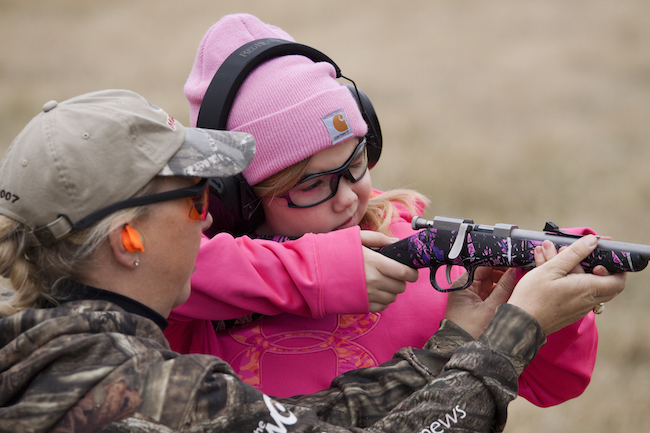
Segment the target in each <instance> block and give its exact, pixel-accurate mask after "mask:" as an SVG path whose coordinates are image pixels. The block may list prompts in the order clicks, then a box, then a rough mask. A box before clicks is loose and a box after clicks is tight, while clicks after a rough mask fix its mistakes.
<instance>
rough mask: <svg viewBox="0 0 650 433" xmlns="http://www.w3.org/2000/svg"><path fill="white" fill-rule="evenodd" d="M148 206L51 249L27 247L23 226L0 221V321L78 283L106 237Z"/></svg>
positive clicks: (26, 229) (145, 191)
mask: <svg viewBox="0 0 650 433" xmlns="http://www.w3.org/2000/svg"><path fill="white" fill-rule="evenodd" d="M157 179H159V178H154V180H152V181H151V182H149V184H148V185H147V186H145V187H144V188H143V189H142V190H140V191H139V192H138V193H137V194H136V196H140V195H147V194H150V193H151V192H152V191H154V190H155V189H156V188H157V185H158V180H157ZM149 209H150V206H148V205H145V206H139V207H133V208H128V209H124V210H121V211H118V212H115V213H113V214H111V215H109V216H107V217H106V218H104V219H102V220H100V221H98V222H97V223H95V224H93V225H92V226H90V227H89V228H87V229H85V230H80V231H72V232H70V233H69V234H68V235H67V236H66V237H64V238H62V239H60V240H59V241H57V242H55V243H54V244H52V245H48V246H35V247H30V246H28V243H27V233H28V232H29V231H31V230H30V228H29V227H27V226H26V225H24V224H22V223H20V222H18V221H15V220H13V219H11V218H8V217H6V216H4V215H0V276H2V277H3V278H6V279H7V281H8V282H9V285H10V287H9V288H7V289H3V288H2V287H0V289H1V290H0V317H6V316H10V315H12V314H15V313H17V312H19V311H21V310H24V309H26V308H39V307H43V306H44V305H46V304H47V303H48V302H52V303H54V304H56V299H64V298H65V293H59V286H60V283H61V282H62V281H63V280H66V279H71V280H76V281H80V280H82V279H83V277H84V275H85V271H86V270H87V269H88V268H89V266H90V265H91V264H92V261H93V258H94V256H95V253H96V252H97V250H98V248H99V247H100V246H101V245H102V244H103V243H104V242H106V239H107V237H108V234H109V233H110V232H111V231H112V230H115V229H116V228H119V227H121V226H123V225H124V224H126V223H127V222H129V221H133V220H134V219H137V218H142V217H144V216H146V214H147V213H148V212H149Z"/></svg>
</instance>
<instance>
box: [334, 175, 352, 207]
mask: <svg viewBox="0 0 650 433" xmlns="http://www.w3.org/2000/svg"><path fill="white" fill-rule="evenodd" d="M353 185H354V184H353V183H352V182H350V181H349V180H347V179H346V178H344V177H343V178H341V180H340V181H339V188H338V190H337V191H336V195H335V196H334V197H332V200H334V203H333V209H334V211H335V212H342V211H344V210H345V209H347V208H348V207H350V206H352V205H353V204H354V203H355V202H356V201H357V199H358V197H357V194H356V193H355V192H354V190H353V189H352V187H353Z"/></svg>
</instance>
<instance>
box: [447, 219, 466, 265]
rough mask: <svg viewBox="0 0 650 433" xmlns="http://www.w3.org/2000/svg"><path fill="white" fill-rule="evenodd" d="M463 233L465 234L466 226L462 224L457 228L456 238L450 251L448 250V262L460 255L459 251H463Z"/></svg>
mask: <svg viewBox="0 0 650 433" xmlns="http://www.w3.org/2000/svg"><path fill="white" fill-rule="evenodd" d="M465 233H467V224H465V223H463V224H461V225H460V226H459V227H458V236H456V240H455V241H454V245H452V247H451V250H449V254H448V256H447V257H449V259H450V260H455V259H456V258H458V256H459V255H460V252H461V250H462V249H463V243H464V242H465Z"/></svg>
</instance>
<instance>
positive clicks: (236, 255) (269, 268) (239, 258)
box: [170, 227, 368, 321]
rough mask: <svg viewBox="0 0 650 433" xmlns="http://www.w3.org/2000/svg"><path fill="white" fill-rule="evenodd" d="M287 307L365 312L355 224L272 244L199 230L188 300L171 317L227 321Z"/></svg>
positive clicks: (313, 312) (313, 313) (317, 312)
mask: <svg viewBox="0 0 650 433" xmlns="http://www.w3.org/2000/svg"><path fill="white" fill-rule="evenodd" d="M283 312H288V313H292V314H296V315H301V316H306V317H313V318H321V317H323V316H325V315H327V314H333V313H346V314H357V313H367V312H368V292H367V288H366V279H365V272H364V262H363V253H362V247H361V241H360V235H359V228H358V227H353V228H350V229H346V230H338V231H336V232H331V233H327V234H312V233H308V234H306V235H304V236H302V237H301V238H299V239H296V240H293V241H287V242H283V243H278V242H275V241H269V240H260V239H250V238H248V237H246V236H244V237H240V238H233V237H232V236H231V235H229V234H226V233H221V234H218V235H216V236H215V237H213V238H212V239H208V238H207V237H204V238H203V239H202V242H201V249H200V251H199V254H198V257H197V260H196V271H195V272H194V274H193V275H192V294H191V295H190V298H189V300H188V301H187V302H186V303H185V304H183V305H181V306H180V307H177V308H175V309H174V310H173V312H172V315H171V316H170V319H172V320H176V321H184V320H191V319H204V320H228V319H234V318H238V317H243V316H246V315H249V314H252V313H259V314H264V315H276V314H280V313H283Z"/></svg>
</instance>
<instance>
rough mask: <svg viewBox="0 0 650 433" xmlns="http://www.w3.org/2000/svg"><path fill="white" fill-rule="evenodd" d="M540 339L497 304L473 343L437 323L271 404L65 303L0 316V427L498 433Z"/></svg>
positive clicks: (89, 309) (146, 328)
mask: <svg viewBox="0 0 650 433" xmlns="http://www.w3.org/2000/svg"><path fill="white" fill-rule="evenodd" d="M544 341H545V338H544V336H543V333H542V331H541V329H540V328H539V325H537V322H535V321H534V319H532V317H530V316H529V315H527V314H526V313H523V312H522V311H521V310H519V309H518V308H516V307H512V306H509V305H504V306H502V307H500V308H499V310H498V312H497V315H496V316H495V318H494V319H493V320H492V322H491V323H490V325H489V326H488V329H487V330H486V333H485V334H484V336H483V337H481V340H480V342H474V341H472V340H471V338H470V337H469V336H468V335H467V334H466V333H465V332H464V331H462V329H460V328H458V327H457V326H455V325H454V324H453V323H451V322H444V323H443V326H442V328H441V329H440V331H438V332H437V333H436V334H435V335H434V336H433V337H432V338H431V339H430V341H429V342H428V343H427V345H426V346H425V348H424V349H419V350H418V349H412V348H405V349H402V350H401V351H399V352H398V353H396V354H395V357H394V358H393V360H391V361H390V362H388V363H386V364H383V365H382V366H380V367H374V368H369V369H362V370H355V371H351V372H348V373H346V374H343V375H341V376H339V377H337V378H336V379H335V380H334V381H333V382H332V386H331V387H330V388H329V389H327V390H323V391H320V392H318V393H316V394H310V395H305V396H297V397H292V398H285V399H274V398H271V397H268V396H266V395H264V394H262V393H261V392H259V391H257V390H256V389H254V388H253V387H250V386H248V385H245V384H243V383H242V382H241V380H239V378H238V377H237V376H236V375H235V374H234V372H233V371H232V369H231V368H230V367H229V366H228V364H226V363H225V362H223V361H222V360H220V359H218V358H215V357H213V356H209V355H179V354H177V353H175V352H172V351H171V350H170V349H169V346H168V344H167V341H166V340H165V338H164V336H163V334H162V332H161V330H160V328H159V327H158V326H156V325H155V324H154V322H153V321H151V320H149V319H146V318H144V317H142V316H139V315H136V314H132V313H128V312H126V311H124V310H123V309H122V308H120V307H118V306H117V305H115V304H113V303H110V302H106V301H98V300H93V301H90V300H82V301H73V302H68V303H65V304H63V305H62V306H60V307H56V308H44V309H31V310H25V311H22V312H20V313H18V314H14V315H12V316H9V317H5V318H2V319H0V431H2V432H9V431H11V432H45V431H54V432H171V431H187V432H190V431H191V432H247V433H264V432H268V433H272V432H288V431H292V432H293V431H301V432H302V431H305V432H306V431H309V432H312V431H313V432H340V431H366V430H364V429H367V431H373V432H383V431H391V432H397V431H404V432H427V433H429V432H430V433H440V432H446V431H449V429H453V430H454V431H501V430H502V429H503V427H504V425H505V420H506V408H507V404H508V403H509V402H510V401H511V400H512V399H514V398H515V397H516V395H517V377H518V375H519V374H520V373H521V371H522V370H523V368H524V367H525V366H526V365H527V364H528V363H529V362H530V361H531V360H532V358H533V357H534V356H535V354H536V353H537V350H538V349H539V347H541V345H542V344H543V343H544Z"/></svg>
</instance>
